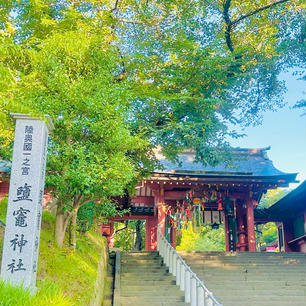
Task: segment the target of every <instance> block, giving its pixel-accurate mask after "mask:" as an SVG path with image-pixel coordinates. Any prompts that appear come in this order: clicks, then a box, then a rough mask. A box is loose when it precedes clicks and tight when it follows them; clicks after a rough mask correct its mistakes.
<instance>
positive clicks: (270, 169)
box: [154, 148, 296, 176]
mask: <svg viewBox="0 0 306 306" xmlns="http://www.w3.org/2000/svg"><path fill="white" fill-rule="evenodd" d="M269 149H270V148H264V149H241V148H235V149H233V152H234V154H235V155H236V157H237V160H235V161H234V163H233V165H230V166H226V165H225V164H222V163H221V164H219V165H217V166H215V167H212V166H209V165H207V166H204V165H203V164H201V163H200V162H194V160H195V153H194V152H193V151H186V152H183V153H182V154H180V155H179V158H178V162H177V163H173V162H171V161H169V160H166V159H165V158H163V156H162V155H160V154H157V158H158V159H159V161H160V163H161V164H162V166H163V169H162V170H156V171H154V173H164V174H182V175H183V174H184V175H197V176H202V175H203V176H208V175H209V176H215V175H216V176H284V175H285V176H286V175H292V176H294V175H296V174H288V173H285V172H282V171H280V170H278V169H276V168H275V167H274V165H273V163H272V161H271V160H270V159H269V158H268V156H267V152H266V151H267V150H269Z"/></svg>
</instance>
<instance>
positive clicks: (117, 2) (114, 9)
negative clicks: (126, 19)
mask: <svg viewBox="0 0 306 306" xmlns="http://www.w3.org/2000/svg"><path fill="white" fill-rule="evenodd" d="M118 4H119V0H116V2H115V6H114V8H112V9H111V13H112V12H114V11H117V9H118Z"/></svg>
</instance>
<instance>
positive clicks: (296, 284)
mask: <svg viewBox="0 0 306 306" xmlns="http://www.w3.org/2000/svg"><path fill="white" fill-rule="evenodd" d="M179 253H180V255H181V256H182V257H183V259H184V260H185V261H186V263H187V264H188V265H189V266H190V267H191V269H192V270H193V272H195V273H196V274H197V276H198V277H199V278H200V279H201V280H202V281H203V282H204V283H205V285H206V286H207V288H208V289H209V290H210V291H212V292H213V294H214V296H215V297H216V299H217V300H218V302H220V303H222V304H223V306H247V305H252V306H306V254H302V253H268V252H267V253H251V252H250V253H247V252H246V253H221V252H179Z"/></svg>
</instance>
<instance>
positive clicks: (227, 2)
mask: <svg viewBox="0 0 306 306" xmlns="http://www.w3.org/2000/svg"><path fill="white" fill-rule="evenodd" d="M288 1H290V0H279V1H276V2H273V3H271V4H268V5H265V6H263V7H260V8H258V9H256V10H254V11H253V12H250V13H248V14H245V15H243V16H241V17H239V18H237V19H235V20H234V21H232V20H231V18H230V15H229V9H230V6H231V0H225V2H224V4H223V18H224V21H225V25H226V29H225V41H226V45H227V47H228V49H229V50H230V51H231V52H232V53H233V52H234V46H233V42H232V38H231V33H232V30H233V28H234V27H235V26H236V25H237V24H238V23H239V22H241V21H242V20H244V19H246V18H248V17H251V16H253V15H256V14H257V13H259V12H262V11H264V10H267V9H270V8H272V7H274V6H276V5H279V4H282V3H285V2H288Z"/></svg>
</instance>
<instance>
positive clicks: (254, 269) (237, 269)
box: [131, 265, 306, 275]
mask: <svg viewBox="0 0 306 306" xmlns="http://www.w3.org/2000/svg"><path fill="white" fill-rule="evenodd" d="M190 267H191V268H192V270H193V271H198V272H203V273H205V272H207V273H210V272H211V273H220V272H222V273H227V274H228V273H260V274H263V275H265V274H271V273H274V274H283V273H286V274H303V273H304V274H305V271H306V266H304V267H300V268H292V267H278V268H276V267H275V268H266V267H262V266H248V267H246V266H231V267H228V266H226V267H209V266H198V265H190ZM131 268H132V267H131Z"/></svg>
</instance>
